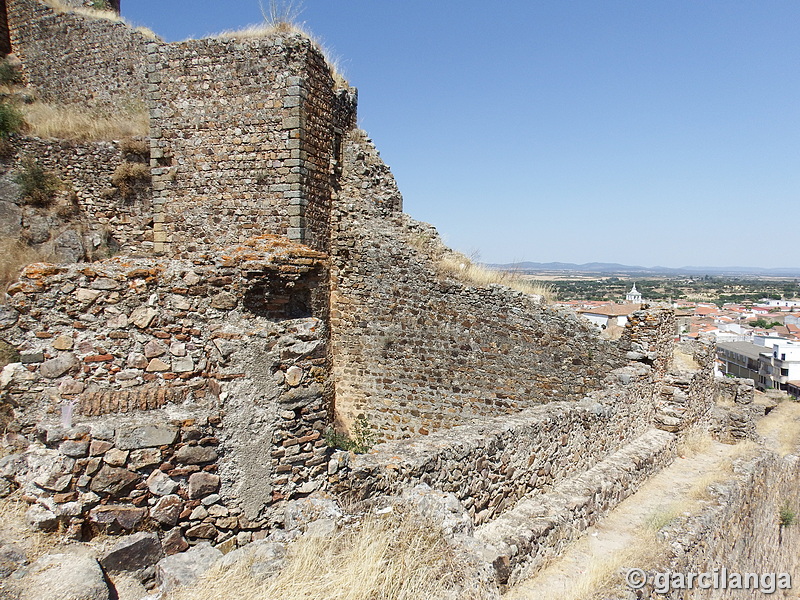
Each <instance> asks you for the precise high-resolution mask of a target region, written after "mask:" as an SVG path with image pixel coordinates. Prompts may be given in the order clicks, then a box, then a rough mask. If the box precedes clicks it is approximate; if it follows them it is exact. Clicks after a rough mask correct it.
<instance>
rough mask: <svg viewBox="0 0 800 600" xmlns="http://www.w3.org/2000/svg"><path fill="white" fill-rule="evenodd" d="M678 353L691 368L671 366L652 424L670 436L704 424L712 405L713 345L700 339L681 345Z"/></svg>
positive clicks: (713, 342)
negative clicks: (700, 423)
mask: <svg viewBox="0 0 800 600" xmlns="http://www.w3.org/2000/svg"><path fill="white" fill-rule="evenodd" d="M680 346H681V348H680V351H681V352H682V353H683V356H685V357H687V358H690V359H691V361H692V362H693V363H694V364H693V365H691V368H688V366H686V365H683V366H682V365H679V364H677V361H676V362H675V363H674V364H672V365H671V366H670V369H669V371H668V372H667V373H666V374H665V375H664V376H663V381H662V383H661V385H660V386H659V387H658V392H657V399H656V415H655V424H656V427H658V428H659V429H663V430H665V431H671V432H673V433H675V432H678V431H684V430H686V429H689V428H690V427H692V426H694V425H695V424H696V423H698V422H701V421H703V419H704V417H707V416H708V413H709V411H710V410H711V408H712V406H713V405H714V399H715V395H716V385H715V382H714V361H715V360H716V341H715V339H714V338H713V337H711V336H702V337H700V338H699V339H698V340H697V341H691V342H682V343H681V344H680Z"/></svg>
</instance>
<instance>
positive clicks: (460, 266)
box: [437, 252, 555, 302]
mask: <svg viewBox="0 0 800 600" xmlns="http://www.w3.org/2000/svg"><path fill="white" fill-rule="evenodd" d="M437 267H438V269H439V272H440V274H441V275H444V276H449V277H453V278H454V279H457V280H459V281H462V282H464V283H468V284H472V285H477V286H488V285H491V284H495V283H496V284H499V285H504V286H506V287H509V288H511V289H513V290H517V291H518V292H523V293H525V294H532V295H535V296H539V297H541V299H542V301H543V302H552V301H553V300H555V291H554V290H553V288H552V287H551V286H549V285H547V284H544V283H541V282H539V281H534V280H528V279H523V278H522V277H521V276H520V274H519V273H515V272H514V271H494V270H492V269H487V268H486V267H483V266H481V265H477V264H475V263H473V262H472V261H471V260H470V259H469V258H467V257H466V256H464V255H463V254H459V253H458V252H451V253H446V254H444V255H443V256H442V257H441V258H440V259H439V261H438V264H437Z"/></svg>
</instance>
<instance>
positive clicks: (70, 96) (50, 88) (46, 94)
mask: <svg viewBox="0 0 800 600" xmlns="http://www.w3.org/2000/svg"><path fill="white" fill-rule="evenodd" d="M7 8H8V21H9V27H10V34H11V47H12V50H13V51H14V52H15V53H16V54H17V55H18V56H19V58H20V60H21V61H22V73H23V76H24V78H25V81H26V82H27V83H28V84H29V85H30V86H32V87H33V88H34V89H35V90H36V93H37V95H38V96H39V97H40V98H41V99H42V100H44V101H47V102H54V103H59V104H82V105H88V106H92V107H99V108H103V109H105V110H106V111H107V112H109V113H111V114H113V113H114V112H116V111H119V110H120V108H131V107H136V106H139V105H141V103H142V102H143V100H144V98H145V88H146V81H145V74H146V62H145V56H146V47H147V44H148V43H153V40H152V39H149V38H147V37H146V36H144V35H143V34H141V33H139V32H138V31H135V30H133V29H131V28H130V27H129V26H128V25H126V24H125V23H122V22H117V21H111V20H106V19H95V18H91V17H88V16H85V15H82V14H77V13H70V12H66V13H60V12H57V11H56V10H54V9H53V8H51V7H49V6H47V5H46V4H44V3H42V2H40V1H39V0H8V2H7Z"/></svg>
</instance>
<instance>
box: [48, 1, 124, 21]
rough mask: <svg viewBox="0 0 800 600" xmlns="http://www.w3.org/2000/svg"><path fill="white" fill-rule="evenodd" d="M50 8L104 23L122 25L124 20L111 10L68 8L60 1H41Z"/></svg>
mask: <svg viewBox="0 0 800 600" xmlns="http://www.w3.org/2000/svg"><path fill="white" fill-rule="evenodd" d="M43 2H44V3H45V4H47V5H48V6H49V7H50V8H52V9H53V10H55V11H56V12H58V13H62V14H63V13H72V14H76V15H81V16H83V17H88V18H90V19H102V20H104V21H113V22H115V23H124V22H125V21H124V19H123V18H122V17H121V16H119V15H118V14H117V13H116V12H114V11H113V10H105V9H98V8H89V7H83V6H69V5H67V4H64V3H63V2H61V1H60V0H43Z"/></svg>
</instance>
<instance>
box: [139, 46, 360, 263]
mask: <svg viewBox="0 0 800 600" xmlns="http://www.w3.org/2000/svg"><path fill="white" fill-rule="evenodd" d="M148 62H149V64H150V65H153V66H154V67H155V70H154V71H153V72H152V73H151V74H150V75H149V81H150V83H151V84H152V86H151V90H150V93H149V103H150V114H151V123H152V152H151V156H152V163H151V164H152V165H153V167H154V168H153V186H154V190H155V191H154V203H155V209H156V223H155V231H156V233H155V241H156V251H157V252H164V253H166V254H169V255H175V256H179V255H181V254H184V253H186V252H192V251H194V250H198V249H202V248H207V247H209V246H211V245H214V244H229V243H237V242H240V241H241V240H242V239H244V238H246V237H248V236H251V235H253V233H254V232H268V233H273V234H280V235H286V236H288V237H289V238H291V239H294V240H298V241H306V242H307V243H308V244H309V245H310V246H311V247H313V248H316V249H319V250H326V249H327V244H328V229H329V227H328V222H329V213H330V194H331V189H332V185H333V182H332V178H333V169H334V167H335V165H334V164H333V162H334V158H335V155H336V149H335V144H334V142H335V139H336V130H337V129H338V128H342V127H347V126H349V125H350V124H351V123H352V121H353V120H354V118H355V98H354V95H352V94H350V93H348V92H344V93H341V94H337V93H335V92H334V90H333V80H332V78H331V74H330V72H329V69H328V67H327V65H326V63H325V61H324V58H323V57H322V56H321V55H320V54H319V52H318V51H317V50H316V49H315V48H314V47H313V44H312V43H311V42H310V41H309V40H308V39H307V38H304V37H302V36H299V35H295V34H287V35H276V36H274V37H268V38H261V39H250V40H219V39H206V40H193V41H188V42H183V43H180V44H171V45H168V46H162V45H158V44H153V45H151V46H150V47H149V54H148Z"/></svg>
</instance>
